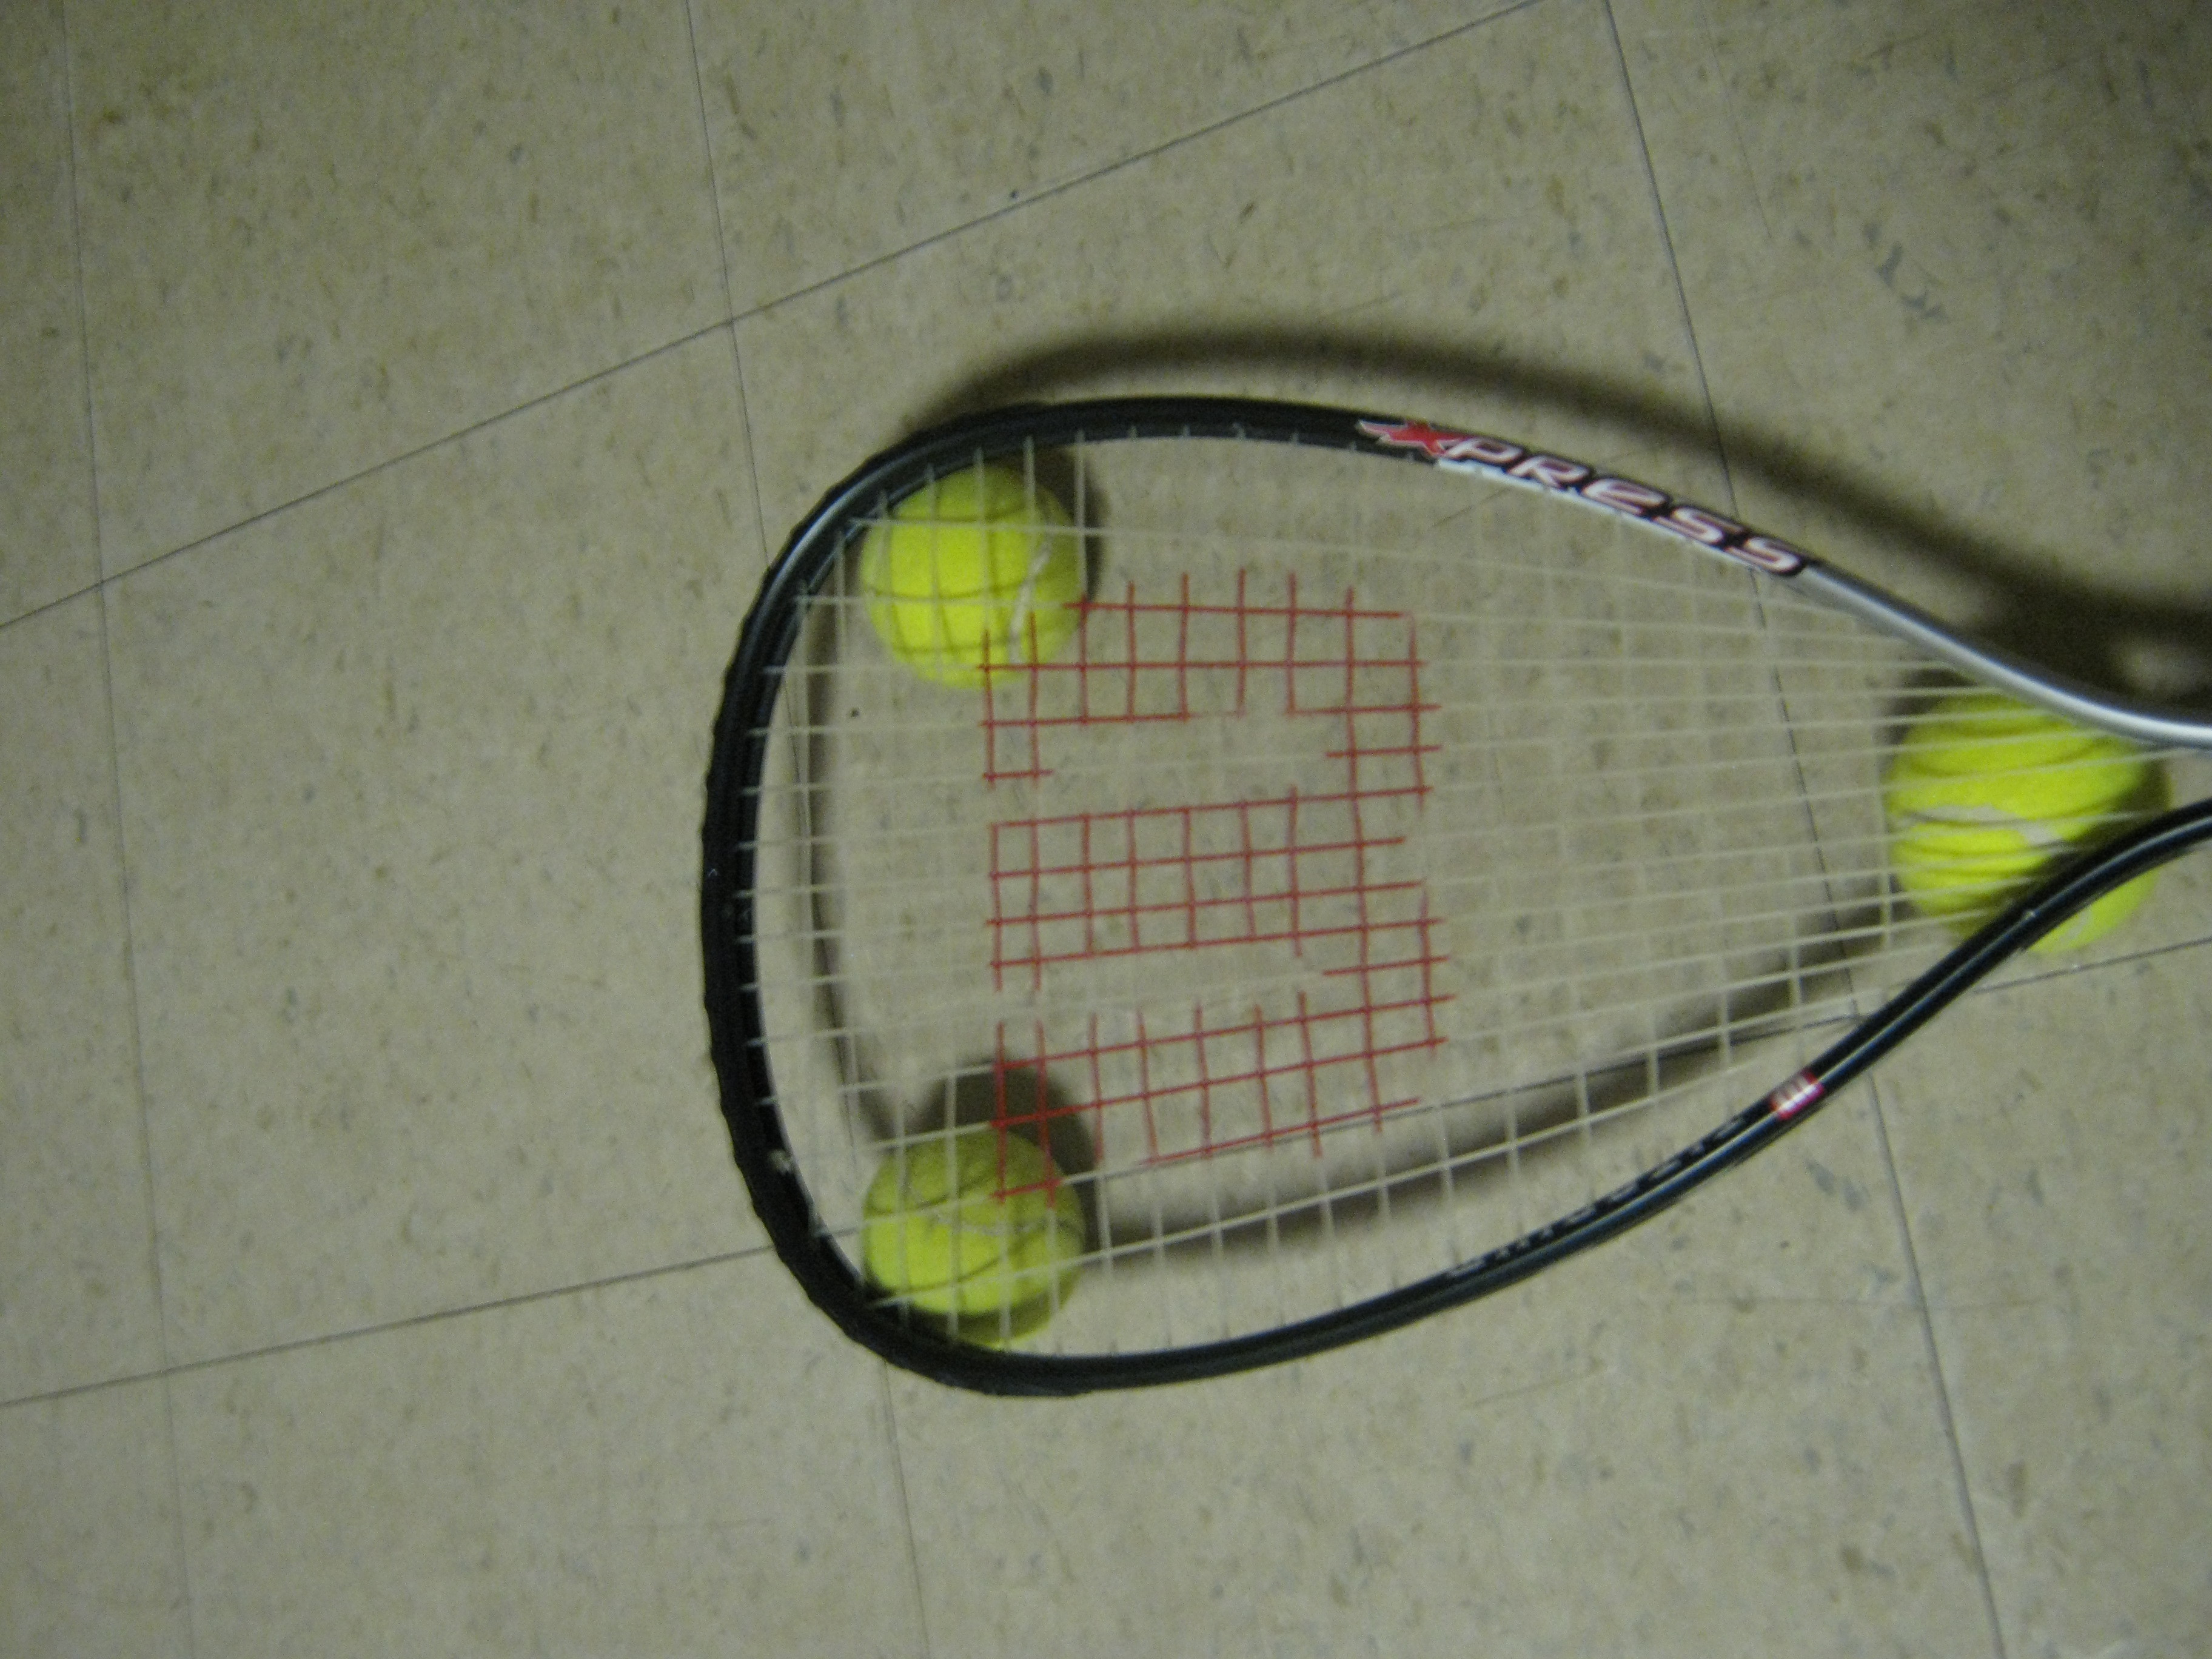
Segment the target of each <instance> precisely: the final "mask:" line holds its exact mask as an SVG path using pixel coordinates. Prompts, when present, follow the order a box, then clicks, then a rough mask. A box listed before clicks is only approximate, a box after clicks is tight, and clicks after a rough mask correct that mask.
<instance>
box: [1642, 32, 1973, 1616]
mask: <svg viewBox="0 0 2212 1659" xmlns="http://www.w3.org/2000/svg"><path fill="white" fill-rule="evenodd" d="M1601 5H1602V6H1603V9H1604V13H1605V23H1606V29H1607V33H1609V34H1610V35H1611V37H1612V40H1613V58H1614V62H1615V64H1617V66H1618V68H1619V70H1620V86H1621V92H1622V94H1623V96H1624V97H1625V99H1626V101H1627V105H1628V111H1629V118H1630V119H1631V121H1632V123H1633V124H1634V125H1635V129H1636V146H1637V153H1638V156H1639V158H1640V159H1641V161H1642V162H1643V165H1644V179H1645V180H1646V182H1647V184H1648V185H1650V192H1651V206H1652V211H1653V213H1654V215H1655V216H1656V219H1657V222H1658V228H1659V235H1660V240H1661V241H1662V244H1663V245H1664V246H1665V247H1666V250H1667V265H1668V272H1669V274H1670V275H1671V276H1672V277H1673V281H1674V297H1675V302H1676V305H1677V306H1678V307H1679V308H1680V315H1681V319H1682V327H1683V332H1684V335H1685V337H1686V339H1687V340H1688V342H1689V347H1690V359H1691V365H1692V370H1693V372H1694V373H1695V374H1696V376H1697V382H1698V393H1699V400H1700V402H1701V403H1702V404H1703V405H1704V407H1705V418H1706V421H1707V423H1708V426H1709V428H1710V430H1711V434H1712V442H1713V446H1714V449H1715V452H1716V453H1717V457H1718V459H1719V461H1720V465H1721V478H1722V485H1723V491H1724V493H1725V495H1726V498H1727V499H1726V502H1725V505H1726V507H1728V510H1729V511H1730V512H1731V513H1733V512H1735V510H1736V500H1735V494H1736V491H1735V467H1734V465H1733V464H1732V463H1731V461H1730V459H1729V451H1728V441H1727V438H1726V436H1725V435H1724V434H1723V431H1722V429H1721V426H1720V420H1719V415H1718V412H1717V410H1715V408H1714V405H1713V398H1712V387H1711V382H1710V381H1709V380H1707V378H1706V375H1705V354H1704V352H1703V350H1702V349H1701V348H1700V347H1699V342H1698V331H1697V323H1696V320H1695V318H1694V317H1693V315H1692V312H1691V308H1690V297H1689V290H1688V288H1687V286H1686V283H1684V281H1683V278H1682V267H1681V262H1680V258H1679V257H1678V255H1677V253H1676V252H1675V247H1674V230H1673V228H1672V227H1671V226H1670V225H1669V224H1668V219H1667V207H1666V203H1665V200H1664V198H1663V196H1662V192H1661V191H1660V188H1659V174H1658V168H1657V166H1656V163H1655V162H1654V161H1653V160H1652V156H1651V147H1650V142H1649V140H1648V139H1647V138H1646V137H1645V135H1644V117H1643V112H1642V111H1641V110H1640V109H1639V108H1638V106H1637V102H1636V88H1635V82H1634V80H1633V77H1632V76H1631V75H1630V73H1629V69H1628V54H1627V52H1626V48H1625V47H1624V46H1623V45H1622V43H1621V39H1620V21H1619V19H1618V18H1617V17H1616V16H1615V15H1614V14H1613V0H1601ZM1760 214H1761V217H1762V219H1763V218H1764V216H1765V206H1764V204H1760ZM1867 1092H1868V1097H1869V1104H1870V1106H1871V1107H1872V1108H1873V1118H1874V1125H1875V1139H1876V1142H1877V1144H1878V1146H1879V1147H1880V1150H1881V1164H1882V1168H1883V1170H1885V1171H1886V1172H1887V1176H1888V1177H1889V1189H1890V1201H1891V1204H1892V1206H1893V1212H1894V1214H1895V1217H1896V1222H1897V1229H1898V1237H1899V1242H1900V1243H1902V1244H1903V1246H1904V1249H1905V1271H1906V1273H1907V1274H1908V1275H1909V1278H1910V1284H1911V1300H1912V1304H1913V1306H1914V1307H1915V1308H1916V1309H1917V1310H1918V1313H1919V1323H1920V1329H1921V1338H1922V1340H1923V1343H1924V1344H1925V1350H1926V1352H1927V1356H1928V1365H1929V1374H1930V1376H1931V1377H1932V1378H1933V1380H1934V1383H1935V1390H1934V1393H1935V1401H1936V1418H1937V1421H1938V1423H1939V1424H1940V1425H1941V1427H1942V1435H1943V1439H1944V1443H1945V1444H1946V1445H1947V1446H1948V1448H1949V1449H1950V1454H1951V1468H1952V1475H1953V1479H1954V1483H1955V1488H1956V1491H1957V1494H1958V1501H1959V1507H1960V1516H1961V1517H1962V1518H1963V1520H1964V1522H1965V1523H1966V1536H1967V1541H1968V1545H1969V1547H1970V1548H1971V1549H1972V1552H1973V1558H1974V1570H1975V1577H1976V1579H1977V1581H1978V1583H1979V1585H1980V1588H1981V1592H1982V1605H1983V1610H1984V1613H1985V1615H1986V1617H1987V1618H1988V1620H1989V1629H1990V1640H1991V1644H1992V1646H1993V1650H1994V1652H1995V1655H1996V1659H2006V1650H2005V1641H2004V1627H2003V1625H2002V1621H2001V1620H1999V1618H1998V1616H1997V1607H1996V1588H1995V1586H1994V1585H1993V1584H1992V1583H1991V1582H1990V1571H1989V1560H1988V1558H1987V1556H1986V1555H1985V1554H1984V1553H1983V1549H1982V1536H1981V1528H1980V1525H1979V1522H1978V1517H1977V1516H1976V1515H1975V1512H1974V1501H1973V1492H1972V1487H1971V1486H1969V1484H1968V1482H1967V1479H1966V1453H1965V1449H1964V1448H1962V1447H1961V1446H1960V1443H1959V1434H1958V1425H1957V1422H1956V1419H1954V1416H1953V1414H1952V1411H1951V1397H1950V1388H1949V1384H1948V1381H1947V1379H1946V1378H1945V1376H1944V1373H1943V1362H1942V1350H1941V1348H1940V1346H1938V1344H1937V1342H1936V1327H1935V1321H1934V1317H1933V1316H1932V1314H1931V1313H1930V1311H1929V1306H1928V1297H1927V1291H1926V1287H1925V1286H1924V1285H1923V1282H1922V1279H1921V1275H1920V1258H1919V1254H1918V1252H1917V1250H1916V1249H1915V1248H1914V1245H1913V1239H1912V1228H1911V1221H1910V1219H1909V1218H1908V1217H1907V1216H1906V1213H1905V1191H1904V1185H1903V1182H1902V1179H1901V1177H1900V1176H1899V1172H1898V1168H1897V1160H1896V1158H1895V1156H1894V1154H1893V1151H1892V1149H1891V1146H1890V1139H1889V1127H1888V1123H1887V1119H1886V1117H1885V1116H1884V1115H1883V1111H1882V1105H1881V1087H1880V1079H1869V1088H1868V1091H1867Z"/></svg>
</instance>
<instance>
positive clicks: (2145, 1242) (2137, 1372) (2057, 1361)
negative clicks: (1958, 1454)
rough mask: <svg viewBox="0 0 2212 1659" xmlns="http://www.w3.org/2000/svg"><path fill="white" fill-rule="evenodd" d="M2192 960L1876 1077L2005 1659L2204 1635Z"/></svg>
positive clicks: (2206, 1438) (2162, 964) (2068, 996)
mask: <svg viewBox="0 0 2212 1659" xmlns="http://www.w3.org/2000/svg"><path fill="white" fill-rule="evenodd" d="M2208 971H2212V957H2208V955H2207V953H2206V951H2204V950H2203V949H2201V948H2200V949H2197V950H2192V951H2177V952H2173V953H2170V954H2167V955H2164V956H2160V957H2154V958H2150V959H2148V960H2145V961H2142V962H2140V963H2134V964H2130V965H2126V966H2122V967H2115V968H2112V969H2105V970H2103V971H2100V972H2099V973H2096V974H2093V975H2076V976H2064V977H2060V978H2057V979H2054V980H2052V981H2048V982H2045V983H2043V984H2039V985H2028V986H2021V987H2016V988H2015V989H2012V990H2008V991H2004V992H2001V993H1996V994H1990V995H1987V996H1982V997H1977V998H1974V999H1972V1000H1971V1001H1970V1003H1969V1004H1968V1005H1967V1006H1965V1007H1963V1008H1961V1009H1959V1010H1955V1011H1954V1012H1952V1013H1951V1014H1950V1015H1948V1017H1947V1025H1946V1027H1945V1028H1942V1030H1941V1031H1940V1034H1939V1033H1938V1032H1936V1031H1931V1032H1930V1034H1929V1036H1928V1037H1927V1038H1926V1039H1924V1040H1923V1042H1921V1043H1920V1045H1919V1046H1918V1048H1917V1049H1915V1050H1913V1051H1911V1052H1910V1053H1908V1054H1905V1055H1902V1056H1900V1057H1899V1059H1898V1060H1895V1061H1894V1062H1893V1064H1892V1065H1891V1066H1890V1068H1889V1070H1888V1072H1887V1074H1886V1076H1885V1079H1884V1080H1883V1082H1882V1084H1881V1088H1882V1090H1883V1093H1884V1097H1885V1099H1886V1102H1887V1112H1888V1117H1889V1122H1890V1125H1891V1132H1892V1134H1893V1137H1894V1141H1895V1148H1896V1154H1897V1160H1898V1165H1899V1172H1900V1175H1901V1177H1902V1180H1903V1182H1904V1189H1905V1202H1906V1206H1907V1210H1908V1212H1909V1215H1910V1218H1911V1226H1912V1230H1913V1235H1914V1238H1915V1241H1916V1243H1917V1248H1918V1251H1919V1255H1920V1261H1921V1266H1922V1271H1923V1274H1924V1276H1925V1282H1926V1287H1927V1295H1928V1299H1929V1304H1930V1306H1931V1308H1932V1310H1933V1313H1934V1319H1935V1328H1936V1338H1937V1341H1938V1343H1939V1346H1940V1352H1942V1361H1943V1366H1944V1370H1945V1373H1946V1376H1947V1377H1948V1382H1949V1385H1950V1391H1951V1404H1952V1409H1953V1411H1954V1414H1955V1415H1956V1418H1957V1420H1958V1429H1959V1439H1960V1445H1961V1447H1962V1449H1963V1455H1964V1457H1965V1460H1966V1478H1967V1481H1968V1485H1969V1487H1970V1489H1971V1490H1972V1494H1973V1501H1974V1507H1975V1512H1976V1514H1977V1516H1978V1517H1979V1522H1980V1529H1981V1535H1982V1541H1983V1545H1984V1549H1985V1550H1986V1551H1987V1553H1988V1556H1989V1563H1990V1579H1991V1583H1992V1584H1993V1586H1994V1589H1995V1593H1996V1604H1997V1607H1998V1610H1999V1613H2000V1615H2001V1616H2002V1620H2003V1622H2004V1627H2005V1637H2006V1642H2007V1646H2008V1651H2009V1652H2010V1653H2012V1654H2013V1655H2015V1656H2021V1659H2044V1656H2058V1655H2072V1654H2111V1655H2115V1656H2119V1655H2127V1656H2136V1655H2140V1656H2144V1659H2149V1656H2154V1655H2165V1654H2185V1653H2198V1652H2202V1651H2203V1650H2204V1649H2205V1646H2206V1644H2207V1642H2208V1641H2212V1566H2208V1560H2209V1559H2212V1558H2208V1556H2207V1554H2206V1552H2205V1548H2204V1541H2205V1540H2206V1538H2207V1537H2212V1383H2208V1381H2207V1378H2208V1376H2212V1336H2208V1332H2212V1239H2208V1238H2207V1237H2206V1233H2205V1229H2204V1226H2203V1218H2204V1216H2205V1214H2206V1212H2207V1211H2208V1209H2212V1117H2208V1115H2207V1111H2206V1104H2205V1091H2204V1075H2205V1061H2204V1045H2203V1039H2202V1036H2201V1035H2199V1034H2200V1033H2201V1032H2202V1030H2203V1026H2204V1024H2205V1013H2206V1006H2207V1005H2206V1002H2205V995H2204V987H2205V985H2206V983H2207V974H2208Z"/></svg>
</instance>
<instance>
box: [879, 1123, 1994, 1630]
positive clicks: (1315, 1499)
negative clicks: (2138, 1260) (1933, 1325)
mask: <svg viewBox="0 0 2212 1659" xmlns="http://www.w3.org/2000/svg"><path fill="white" fill-rule="evenodd" d="M1882 1170H1883V1166H1882V1164H1881V1154H1880V1151H1879V1146H1878V1145H1877V1143H1876V1141H1875V1136H1874V1133H1873V1126H1872V1118H1871V1115H1870V1113H1869V1110H1868V1109H1866V1107H1865V1104H1864V1103H1863V1101H1862V1100H1860V1099H1858V1098H1857V1097H1846V1098H1845V1099H1843V1100H1840V1101H1838V1103H1837V1104H1836V1106H1835V1107H1834V1108H1832V1109H1831V1110H1830V1111H1829V1112H1828V1113H1826V1114H1825V1115H1823V1116H1821V1117H1820V1118H1817V1119H1815V1120H1814V1121H1811V1122H1809V1123H1808V1124H1807V1125H1806V1126H1805V1127H1804V1128H1802V1130H1801V1131H1799V1132H1798V1133H1797V1135H1796V1137H1795V1138H1793V1139H1790V1140H1788V1141H1785V1142H1784V1143H1782V1144H1781V1145H1780V1146H1777V1147H1774V1148H1772V1149H1771V1150H1770V1151H1769V1152H1766V1153H1765V1154H1764V1155H1763V1156H1762V1157H1761V1158H1759V1159H1758V1160H1756V1161H1754V1162H1753V1164H1749V1165H1747V1166H1746V1167H1745V1168H1744V1169H1742V1170H1738V1171H1737V1172H1735V1174H1734V1175H1733V1176H1730V1177H1729V1178H1728V1179H1726V1180H1724V1181H1723V1182H1721V1183H1720V1184H1719V1185H1717V1186H1716V1187H1714V1188H1711V1189H1709V1190H1708V1191H1707V1192H1705V1194H1700V1195H1699V1197H1698V1198H1696V1199H1694V1200H1692V1201H1691V1202H1690V1203H1689V1204H1687V1205H1686V1206H1684V1207H1683V1208H1682V1209H1680V1210H1679V1211H1677V1212H1675V1213H1674V1215H1673V1216H1670V1217H1668V1218H1666V1219H1664V1220H1662V1221H1660V1222H1658V1223H1656V1224H1654V1225H1651V1226H1650V1227H1647V1228H1645V1229H1644V1230H1643V1231H1641V1232H1639V1233H1637V1234H1634V1235H1632V1236H1631V1237H1627V1238H1626V1239H1623V1240H1620V1241H1618V1242H1616V1243H1613V1244H1612V1245H1609V1246H1607V1247H1604V1248H1602V1249H1599V1250H1597V1251H1595V1252H1594V1253H1592V1254H1591V1255H1587V1256H1585V1257H1583V1258H1582V1259H1580V1260H1579V1261H1575V1262H1572V1263H1570V1264H1567V1265H1565V1266H1563V1267H1559V1268H1556V1269H1554V1270H1553V1271H1552V1272H1550V1273H1547V1274H1544V1275H1541V1276H1540V1277H1539V1278H1538V1279H1534V1280H1533V1281H1531V1282H1530V1283H1529V1284H1528V1285H1523V1286H1521V1287H1519V1288H1517V1289H1516V1290H1514V1291H1508V1292H1506V1293H1504V1295H1502V1296H1499V1297H1493V1298H1492V1299H1491V1300H1489V1301H1487V1302H1483V1303H1478V1304H1474V1306H1471V1307H1468V1308H1462V1309H1459V1310H1455V1311H1453V1312H1450V1313H1447V1314H1444V1315H1441V1316H1437V1317H1436V1318H1434V1319H1431V1320H1430V1321H1428V1322H1425V1323H1423V1324H1421V1325H1419V1326H1417V1327H1415V1328H1412V1329H1410V1330H1407V1331H1401V1332H1398V1333H1395V1334H1391V1335H1389V1336H1386V1337H1383V1338H1380V1339H1377V1340H1374V1341H1371V1342H1368V1343H1365V1344H1362V1345H1360V1346H1355V1347H1352V1348H1350V1349H1347V1350H1345V1351H1343V1352H1339V1353H1336V1354H1333V1355H1328V1356H1326V1357H1324V1358H1321V1359H1319V1360H1316V1361H1310V1362H1304V1363H1302V1364H1297V1365H1293V1366H1290V1367H1285V1368H1282V1369H1279V1370H1273V1371H1267V1372H1261V1373H1259V1374H1256V1375H1254V1376H1243V1377H1237V1378H1231V1379H1226V1380H1223V1381H1218V1382H1214V1383H1204V1384H1200V1385H1196V1386H1193V1387H1186V1388H1180V1389H1170V1390H1165V1391H1161V1392H1157V1393H1150V1394H1138V1395H1106V1396H1097V1397H1092V1398H1090V1399H1085V1400H1079V1401H1071V1402H1006V1401H991V1402H980V1401H975V1400H974V1399H972V1398H970V1397H967V1396H963V1395H957V1394H955V1393H952V1392H951V1391H948V1390H945V1389H938V1388H935V1387H933V1386H932V1385H929V1384H927V1383H921V1382H918V1381H913V1380H909V1379H906V1378H903V1377H900V1378H897V1379H896V1380H895V1381H894V1383H893V1387H892V1400H893V1406H894V1410H895V1413H896V1424H897V1434H898V1441H899V1449H900V1460H901V1467H902V1469H903V1471H904V1474H905V1479H906V1486H907V1492H908V1502H909V1504H910V1507H911V1510H912V1513H913V1516H914V1526H915V1550H916V1556H917V1559H918V1561H919V1563H920V1569H921V1583H922V1596H923V1605H924V1607H925V1608H926V1610H927V1616H928V1623H929V1631H930V1638H931V1641H932V1643H933V1645H934V1647H935V1649H936V1650H937V1651H939V1652H959V1653H963V1654H975V1655H979V1656H981V1655H1000V1654H1004V1655H1009V1656H1011V1655H1015V1654H1026V1653H1033V1652H1039V1651H1050V1652H1059V1653H1071V1654H1073V1653H1082V1654H1093V1653H1095V1654H1100V1655H1108V1654H1111V1655H1116V1656H1130V1655H1142V1654H1161V1655H1170V1654H1173V1655H1194V1654H1205V1655H1212V1654H1220V1655H1232V1654H1240V1655H1241V1654H1247V1653H1267V1654H1281V1655H1297V1656H1304V1655H1308V1654H1311V1655H1324V1654H1326V1655H1332V1656H1334V1655H1353V1654H1360V1655H1364V1654H1373V1655H1392V1656H1400V1655H1419V1654H1437V1655H1444V1654H1454V1655H1457V1654H1465V1653H1469V1652H1480V1653H1483V1654H1486V1655H1498V1656H1522V1655H1529V1656H1534V1655H1547V1656H1549V1655H1557V1656H1566V1655H1585V1654H1597V1653H1606V1654H1612V1653H1622V1654H1629V1653H1633V1654H1638V1655H1644V1656H1651V1659H1674V1656H1681V1659H1690V1656H1698V1659H1716V1656H1724V1655H1729V1656H1732V1655H1743V1656H1747V1659H1752V1656H1757V1659H1768V1656H1771V1655H1773V1654H1776V1653H1780V1652H1787V1653H1790V1654H1799V1655H1815V1654H1818V1655H1831V1654H1832V1655H1847V1654H1849V1655H1858V1654H1871V1653H1958V1654H1971V1653H1983V1652H1986V1651H1988V1650H1989V1648H1990V1636H1989V1628H1988V1619H1987V1613H1986V1608H1985V1607H1984V1601H1983V1599H1982V1592H1981V1588H1980V1584H1979V1582H1978V1577H1977V1573H1976V1568H1975V1565H1974V1557H1973V1552H1972V1546H1971V1543H1970V1542H1969V1534H1968V1533H1967V1531H1966V1526H1965V1522H1964V1516H1963V1512H1962V1510H1961V1509H1960V1504H1959V1498H1958V1488H1957V1484H1956V1480H1955V1478H1954V1474H1953V1472H1952V1465H1951V1461H1950V1455H1949V1452H1948V1448H1947V1447H1946V1445H1945V1443H1944V1442H1943V1438H1942V1423H1941V1416H1940V1412H1939V1408H1938V1406H1937V1403H1936V1395H1935V1392H1934V1389H1933V1387H1932V1383H1931V1379H1930V1377H1929V1371H1928V1367H1927V1352H1928V1350H1927V1344H1926V1338H1925V1334H1924V1331H1923V1325H1922V1322H1921V1316H1920V1315H1919V1312H1918V1310H1917V1308H1916V1307H1915V1305H1914V1304H1913V1302H1912V1299H1911V1294H1910V1290H1909V1284H1908V1280H1907V1279H1906V1277H1905V1263H1904V1255H1903V1250H1902V1247H1901V1243H1900V1241H1899V1236H1898V1232H1897V1228H1896V1220H1895V1208H1894V1206H1893V1203H1892V1201H1891V1199H1890V1196H1889V1194H1888V1190H1887V1184H1886V1183H1887V1176H1885V1175H1884V1174H1883V1172H1882Z"/></svg>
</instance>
